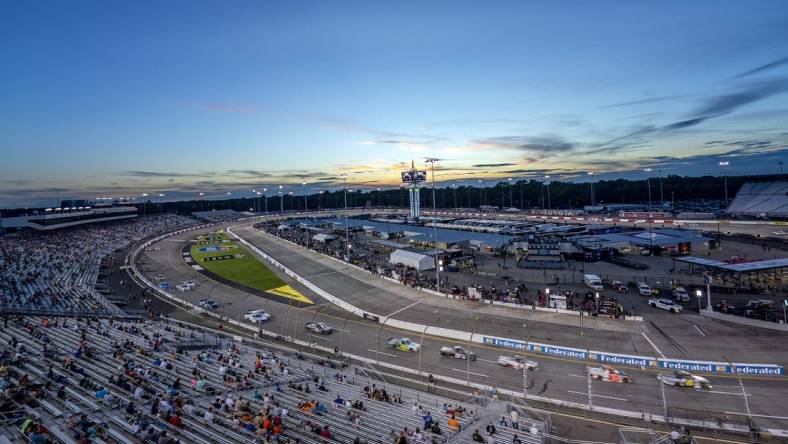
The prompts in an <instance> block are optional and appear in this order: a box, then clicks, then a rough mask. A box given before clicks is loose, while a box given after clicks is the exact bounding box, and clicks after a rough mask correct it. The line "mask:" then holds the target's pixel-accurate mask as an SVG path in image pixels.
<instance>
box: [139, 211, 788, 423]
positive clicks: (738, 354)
mask: <svg viewBox="0 0 788 444" xmlns="http://www.w3.org/2000/svg"><path fill="white" fill-rule="evenodd" d="M212 229H213V230H215V229H217V228H216V227H213V228H212ZM207 231H208V230H203V231H194V232H189V233H184V234H181V235H175V236H173V237H170V238H167V239H165V240H163V241H161V242H159V243H157V244H156V246H157V247H158V248H159V249H158V251H155V250H154V251H149V252H146V253H144V254H143V255H142V260H143V262H144V263H145V264H146V265H147V266H148V267H149V270H148V271H147V272H146V274H147V275H148V277H149V278H152V276H153V275H155V274H159V273H161V274H163V275H165V276H166V278H167V280H169V282H171V283H173V284H175V283H178V282H181V281H183V280H186V279H193V280H195V281H197V282H198V286H197V289H196V290H195V291H190V292H185V293H179V294H178V296H181V297H184V298H185V299H188V300H189V301H191V302H194V303H196V302H197V301H198V300H199V299H202V298H208V297H210V298H212V299H215V300H217V301H218V302H219V303H220V304H221V307H220V309H219V311H220V312H221V313H223V314H224V315H225V316H227V317H230V318H234V319H241V318H242V315H243V313H244V312H245V311H246V310H249V309H252V308H265V309H266V310H267V311H268V312H269V313H271V314H272V316H273V319H272V320H271V321H270V322H268V323H266V324H265V328H266V329H267V330H270V331H274V332H282V333H285V334H289V335H292V336H294V337H297V338H300V339H305V340H309V341H316V342H318V343H319V344H321V345H324V346H327V347H339V348H340V349H341V350H342V351H344V352H347V353H352V354H356V355H361V356H366V357H369V358H373V359H380V360H381V361H385V362H390V363H394V364H397V365H401V366H407V367H411V368H414V369H419V368H420V369H421V370H422V371H423V372H424V373H425V374H427V373H432V374H436V375H444V376H449V377H453V378H461V379H462V378H468V379H470V380H472V381H475V382H478V383H481V384H485V385H489V386H495V387H499V388H506V389H510V390H515V391H520V392H521V391H523V385H524V384H523V382H524V381H523V374H522V372H519V371H516V370H513V369H510V368H504V367H501V366H499V365H498V364H497V362H496V361H497V359H498V357H499V356H500V355H503V354H512V352H511V351H509V350H506V349H500V348H497V347H492V346H488V345H480V344H462V345H463V346H466V347H469V348H470V349H471V350H473V351H474V352H475V353H476V354H477V355H478V361H476V362H471V363H470V365H468V363H467V362H466V361H461V360H456V359H453V358H443V357H441V356H440V355H439V354H438V349H439V348H440V347H441V346H443V345H449V344H451V343H452V341H451V340H448V339H443V338H438V337H430V336H427V337H424V338H423V339H422V338H420V337H418V336H419V335H418V334H414V333H410V332H401V331H397V330H396V329H392V328H390V327H387V326H385V327H384V326H382V324H378V323H374V322H372V321H365V320H362V319H360V318H357V317H351V316H350V315H349V314H348V313H347V312H345V311H343V310H341V309H339V308H338V307H336V306H334V305H333V304H331V303H329V302H327V301H325V300H323V299H322V298H320V296H318V295H316V294H314V293H313V292H311V291H309V290H308V289H306V288H304V287H303V286H300V285H299V284H296V283H294V282H293V281H292V279H290V278H288V277H287V276H286V275H284V274H283V273H280V274H281V276H282V277H283V278H285V280H286V281H287V282H288V283H290V284H291V285H293V286H294V287H295V288H297V289H298V290H299V291H301V292H302V293H303V294H305V295H307V296H308V297H309V298H310V299H312V300H314V301H316V304H315V305H314V306H311V307H308V308H300V307H298V306H296V305H292V304H282V303H279V302H274V301H271V300H268V299H265V298H262V297H259V296H256V295H251V294H249V293H246V292H244V291H241V290H239V289H236V288H232V287H230V286H227V285H224V284H220V283H217V282H215V281H212V280H210V279H208V278H207V277H205V276H203V275H201V274H200V273H198V272H196V271H194V270H193V269H192V268H191V267H189V266H188V264H186V263H185V262H184V260H183V256H182V253H181V251H182V248H183V247H184V245H185V244H186V243H187V242H189V240H190V239H193V238H194V237H196V236H197V235H199V234H201V233H204V232H207ZM233 231H234V232H235V233H236V234H238V235H239V236H241V237H243V238H245V239H246V240H248V241H249V242H252V243H253V244H254V245H256V246H257V247H258V248H260V249H261V250H263V251H265V252H266V253H267V254H269V255H271V256H273V257H275V258H276V259H277V260H278V261H280V262H281V263H283V264H284V265H286V266H287V267H289V268H290V269H292V270H293V271H295V272H296V273H298V274H300V275H301V276H303V277H305V278H307V279H309V280H310V281H311V282H313V283H314V284H316V285H317V286H319V287H320V288H321V289H323V290H325V291H328V292H330V293H332V294H334V295H335V296H337V297H341V298H342V299H344V300H346V301H347V302H350V303H353V304H355V305H358V306H360V307H363V308H364V309H366V310H369V311H371V312H374V313H380V314H384V315H393V316H392V317H395V318H397V319H401V320H405V321H410V322H415V323H421V324H427V325H433V326H441V327H446V328H452V329H457V330H463V331H474V332H477V333H487V334H490V335H496V336H502V337H510V338H521V339H523V340H524V339H526V338H527V337H528V336H529V334H530V340H531V341H536V342H545V343H549V344H555V345H563V346H574V347H580V348H590V349H596V350H604V351H611V352H619V353H630V354H645V355H652V356H653V355H655V354H657V353H656V351H655V348H654V347H656V348H658V349H659V350H661V351H662V352H663V353H664V354H665V355H668V356H670V357H676V358H679V357H682V356H679V350H676V349H675V348H674V347H673V345H671V342H670V341H668V340H667V339H666V338H665V337H662V336H661V335H660V333H659V332H657V331H655V330H654V329H653V328H651V327H650V326H649V325H648V323H646V324H645V325H643V327H642V328H643V333H641V332H640V331H639V330H638V329H637V328H635V327H634V326H633V325H626V326H624V327H620V326H619V327H617V328H616V330H615V331H608V330H604V329H601V328H588V327H586V328H584V329H583V330H582V333H583V334H582V335H581V334H580V331H581V330H580V329H579V327H578V326H574V325H566V323H556V322H547V321H544V322H543V321H539V322H536V321H532V322H529V323H527V324H525V325H524V319H523V317H521V315H520V314H519V312H517V311H514V310H513V311H514V314H511V313H510V314H507V315H502V314H497V313H494V310H492V309H491V308H489V307H486V306H485V307H482V306H479V305H478V304H476V303H471V302H462V301H453V300H445V301H443V302H442V303H441V304H440V305H438V304H431V303H429V302H430V301H429V298H426V297H423V296H424V295H423V294H421V296H422V297H421V299H420V300H418V298H419V296H418V293H416V294H417V296H414V295H413V294H410V295H408V297H406V296H405V295H404V293H403V291H412V292H415V290H412V289H406V288H404V287H401V286H399V285H397V284H394V283H389V282H386V281H383V280H381V279H377V278H373V277H371V276H369V275H366V274H364V273H359V272H357V271H355V270H351V269H350V267H347V266H344V265H343V264H340V263H338V262H335V261H332V260H330V259H326V258H324V257H321V256H319V255H317V254H315V253H311V252H306V251H305V250H304V249H302V248H298V247H294V246H292V245H290V244H287V243H285V242H283V241H281V240H273V239H271V238H270V237H269V236H266V235H263V234H261V233H259V232H257V231H256V230H254V229H253V228H251V226H250V225H248V224H246V225H240V226H238V227H236V228H234V229H233ZM436 298H437V297H436ZM496 309H497V307H496ZM523 313H525V312H523ZM522 316H524V315H522ZM689 318H692V322H690V323H688V322H687V321H685V320H678V319H677V318H670V317H669V316H667V317H665V319H661V318H656V319H655V322H657V323H658V325H660V329H661V330H663V331H669V332H670V333H669V334H670V337H671V338H672V339H673V340H674V341H678V342H679V343H680V344H682V346H683V348H684V349H685V353H686V354H688V355H692V356H691V357H692V358H695V359H710V360H719V359H720V357H721V356H722V355H726V356H727V357H729V358H730V359H732V360H734V361H738V362H769V363H780V364H784V363H785V362H788V360H786V359H785V355H784V353H785V352H784V351H781V350H780V349H778V348H776V347H775V345H777V344H784V340H785V338H784V337H780V336H779V335H778V336H775V332H762V331H758V330H756V329H746V328H742V327H740V326H729V325H725V324H721V323H716V322H713V321H710V320H707V319H704V318H699V317H697V316H691V317H689ZM313 319H314V320H318V321H323V322H326V323H328V324H330V325H332V326H334V327H335V328H336V329H338V331H336V332H335V333H334V334H332V335H330V336H313V335H309V334H307V333H306V332H305V331H304V328H303V325H304V323H305V322H307V321H309V320H313ZM619 322H625V321H619ZM695 325H697V326H699V327H700V328H701V329H702V330H703V331H704V332H705V334H706V336H702V335H700V334H698V332H697V330H696V328H695ZM598 327H600V326H598ZM402 336H407V337H410V338H411V339H412V340H414V341H416V342H422V352H421V353H404V352H399V351H394V350H391V349H388V348H386V347H385V341H386V340H387V339H388V338H389V337H402ZM647 337H648V339H646V338H647ZM649 341H650V342H649ZM652 343H653V345H652ZM781 348H782V349H784V347H781ZM689 357H690V356H686V358H689ZM529 359H534V360H536V361H537V362H538V363H539V370H538V371H535V372H529V373H528V381H527V390H528V393H529V394H533V395H536V394H538V395H540V396H546V397H550V398H555V399H561V400H567V401H574V402H579V403H586V402H587V400H588V398H589V396H588V394H589V393H588V390H589V384H588V379H587V376H586V365H585V363H582V362H578V361H574V360H569V359H563V358H558V357H550V356H543V355H536V356H529ZM627 371H628V372H629V373H630V374H631V375H632V376H633V378H634V382H633V383H631V384H612V383H605V382H597V381H593V382H592V383H591V384H590V387H591V395H592V396H591V397H592V400H593V404H594V405H595V406H605V407H610V408H617V409H623V410H630V411H640V412H647V413H653V414H657V415H662V414H663V412H664V407H663V400H662V394H661V385H660V384H659V383H658V381H657V379H656V377H655V376H656V373H657V372H656V371H655V370H653V369H646V370H629V369H627ZM710 379H711V380H712V383H713V384H714V388H713V389H712V390H705V391H698V390H693V389H683V388H678V387H665V403H666V404H667V406H668V411H669V414H670V415H671V416H675V417H685V418H694V419H712V420H717V419H723V418H725V417H727V418H729V419H730V420H731V421H736V422H742V421H743V419H744V416H743V415H744V414H745V412H746V408H745V403H744V399H743V396H742V391H741V387H740V386H739V383H738V381H737V379H736V378H735V377H732V376H712V377H711V378H710ZM742 380H743V384H744V386H745V390H746V392H747V398H748V401H749V407H750V410H751V413H752V415H753V418H754V419H755V420H756V422H757V424H758V425H759V426H761V427H770V428H779V429H788V414H786V409H785V403H784V400H783V399H782V398H783V396H785V395H786V394H788V380H787V379H785V378H773V377H743V378H742Z"/></svg>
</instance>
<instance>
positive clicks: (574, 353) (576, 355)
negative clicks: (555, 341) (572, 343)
mask: <svg viewBox="0 0 788 444" xmlns="http://www.w3.org/2000/svg"><path fill="white" fill-rule="evenodd" d="M528 345H529V346H530V347H533V350H534V351H536V352H540V353H544V354H547V355H553V356H561V357H562V358H571V359H588V351H587V350H581V349H579V348H568V347H556V346H554V345H547V344H532V343H529V344H528Z"/></svg>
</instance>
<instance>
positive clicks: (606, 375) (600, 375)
mask: <svg viewBox="0 0 788 444" xmlns="http://www.w3.org/2000/svg"><path fill="white" fill-rule="evenodd" d="M588 374H590V375H591V379H596V380H597V381H607V382H624V383H627V382H632V377H631V376H629V375H628V374H626V373H624V372H622V371H619V370H618V369H616V368H615V367H613V366H612V365H603V366H602V367H588Z"/></svg>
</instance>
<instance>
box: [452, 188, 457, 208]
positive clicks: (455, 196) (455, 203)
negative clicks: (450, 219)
mask: <svg viewBox="0 0 788 444" xmlns="http://www.w3.org/2000/svg"><path fill="white" fill-rule="evenodd" d="M451 188H452V190H453V191H454V210H455V211H457V184H456V183H453V184H452V185H451Z"/></svg>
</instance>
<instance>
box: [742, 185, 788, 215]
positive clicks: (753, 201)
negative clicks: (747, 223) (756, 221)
mask: <svg viewBox="0 0 788 444" xmlns="http://www.w3.org/2000/svg"><path fill="white" fill-rule="evenodd" d="M727 212H728V214H730V215H732V216H754V217H769V218H786V217H788V182H765V183H756V182H747V183H745V184H744V185H742V187H741V189H740V190H739V192H738V193H736V197H735V198H734V199H733V202H731V204H730V206H728V209H727Z"/></svg>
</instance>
